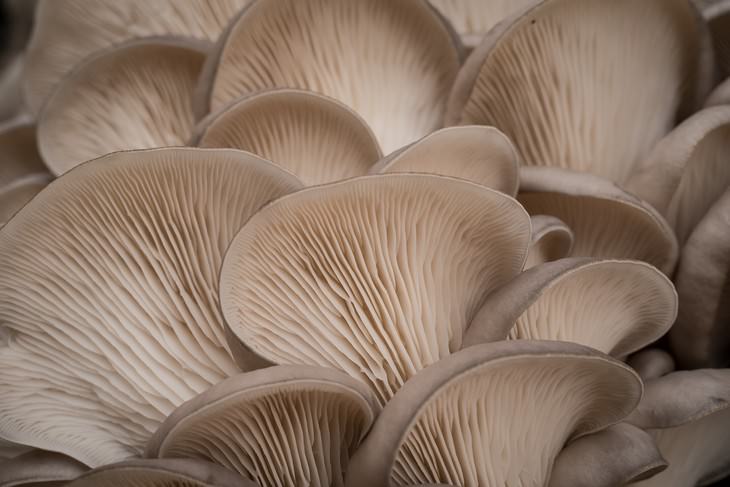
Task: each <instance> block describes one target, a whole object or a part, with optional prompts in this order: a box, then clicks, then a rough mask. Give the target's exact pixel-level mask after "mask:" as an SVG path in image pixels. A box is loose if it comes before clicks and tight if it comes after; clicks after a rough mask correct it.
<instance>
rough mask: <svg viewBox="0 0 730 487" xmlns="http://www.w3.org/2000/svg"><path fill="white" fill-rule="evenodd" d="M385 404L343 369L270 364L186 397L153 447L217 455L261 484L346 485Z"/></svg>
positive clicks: (173, 453)
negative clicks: (352, 462) (347, 473)
mask: <svg viewBox="0 0 730 487" xmlns="http://www.w3.org/2000/svg"><path fill="white" fill-rule="evenodd" d="M379 410H380V408H379V406H378V405H377V400H376V398H375V397H374V396H373V394H372V392H371V391H370V389H369V388H368V387H367V385H365V384H363V383H362V382H360V381H358V380H356V379H353V378H351V377H350V376H348V375H347V374H344V373H342V372H339V371H336V370H333V369H326V368H321V367H311V366H301V365H297V366H279V367H269V368H266V369H262V370H259V371H256V372H249V373H247V374H242V375H239V376H236V377H231V378H230V379H227V380H225V381H223V382H221V383H220V384H217V385H215V386H213V387H212V388H211V389H209V390H208V391H206V392H205V393H203V394H202V395H200V396H198V397H196V398H194V399H192V400H190V401H188V402H186V403H185V404H183V405H182V406H181V407H180V408H178V409H177V410H176V411H175V412H174V413H173V414H172V415H170V417H168V418H167V420H166V421H165V422H164V423H163V424H162V426H161V427H160V429H159V430H158V431H157V433H156V434H155V436H154V437H153V439H152V440H151V442H150V444H149V446H148V449H147V453H148V455H150V456H158V457H170V458H173V457H183V458H201V459H204V460H208V461H212V462H215V463H217V464H220V465H223V466H225V467H227V468H229V469H231V470H235V471H237V472H239V473H240V474H242V475H244V476H246V477H248V478H251V479H253V480H255V481H256V482H257V483H258V484H259V485H281V486H291V487H297V486H308V485H317V486H322V487H327V486H341V485H344V476H345V471H346V469H347V463H348V462H349V459H350V455H351V454H352V453H353V452H354V450H355V449H356V448H357V446H358V445H359V444H360V442H361V441H362V439H363V437H364V436H365V434H366V433H367V431H368V430H369V429H370V426H371V425H372V422H373V420H374V419H375V417H376V416H377V413H378V412H379Z"/></svg>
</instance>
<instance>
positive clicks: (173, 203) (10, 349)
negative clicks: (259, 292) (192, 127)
mask: <svg viewBox="0 0 730 487" xmlns="http://www.w3.org/2000/svg"><path fill="white" fill-rule="evenodd" d="M300 187H301V185H300V183H299V182H298V181H297V180H296V178H294V176H292V175H290V174H288V173H286V172H284V171H283V170H282V169H280V168H278V167H276V166H274V165H273V164H271V163H269V162H267V161H264V160H262V159H259V158H257V157H255V156H253V155H251V154H248V153H245V152H241V151H235V150H230V149H228V150H226V149H218V150H213V149H193V148H178V149H156V150H147V151H132V152H123V153H115V154H110V155H108V156H105V157H103V158H101V159H98V160H95V161H91V162H89V163H86V164H83V165H81V166H78V167H77V168H75V169H73V170H71V171H69V172H68V173H67V174H65V175H64V176H62V177H61V178H59V179H58V180H56V181H55V182H53V183H52V184H50V185H49V186H48V187H47V188H46V189H45V190H43V191H42V192H41V193H40V194H39V195H38V196H36V197H35V198H34V199H33V200H32V201H31V202H30V203H28V204H27V205H26V206H25V207H23V209H22V210H20V212H18V214H16V215H15V217H13V218H12V219H11V220H10V221H9V222H8V224H7V225H5V226H4V227H3V228H2V229H1V230H0V324H1V325H2V326H3V328H5V329H6V330H7V332H8V333H9V334H10V335H11V340H9V343H8V344H7V345H6V346H3V347H0V370H2V374H0V390H2V391H3V393H2V394H0V438H4V439H7V440H10V441H14V442H17V443H23V444H28V445H31V446H35V447H37V448H43V449H48V450H53V451H58V452H61V453H64V454H67V455H69V456H71V457H73V458H75V459H77V460H79V461H82V462H83V463H85V464H87V465H90V466H92V467H95V466H99V465H103V464H106V463H110V462H114V461H119V460H124V459H126V458H129V457H131V456H134V455H136V454H139V453H140V452H141V449H142V447H143V445H144V443H145V442H146V441H147V439H148V437H149V435H151V434H152V433H153V432H154V430H155V429H156V428H157V426H159V424H160V423H161V422H162V421H163V420H164V418H165V417H166V416H167V415H168V414H169V413H171V412H172V410H173V409H174V408H175V407H176V406H178V405H179V404H181V403H182V402H184V401H185V400H187V399H189V398H191V397H193V396H195V395H197V394H199V393H201V392H202V391H204V390H205V389H207V388H208V387H210V385H212V384H215V383H217V382H220V381H221V380H222V379H224V378H225V377H227V376H229V375H232V374H235V373H238V372H239V371H240V369H239V368H238V367H237V365H236V363H235V361H234V359H233V358H232V357H231V355H230V353H229V350H228V349H227V348H226V344H225V333H224V329H223V326H222V323H223V321H222V318H221V315H220V308H219V304H218V293H217V284H218V273H219V269H220V264H221V261H222V258H223V253H224V251H225V250H226V248H227V247H228V244H229V243H230V242H231V240H232V239H233V236H234V235H235V234H236V233H237V232H238V230H239V229H240V228H241V227H242V226H243V224H244V223H245V222H246V221H247V220H248V218H249V217H250V216H251V215H252V214H253V213H254V212H256V211H258V209H259V208H261V206H263V205H264V204H265V203H267V202H268V201H269V200H271V199H273V198H276V197H278V196H281V195H283V194H285V193H288V192H290V191H293V190H296V189H299V188H300Z"/></svg>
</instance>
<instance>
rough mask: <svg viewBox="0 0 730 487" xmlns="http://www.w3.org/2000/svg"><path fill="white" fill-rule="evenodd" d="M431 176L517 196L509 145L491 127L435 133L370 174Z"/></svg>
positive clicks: (512, 151)
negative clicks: (424, 174) (470, 183)
mask: <svg viewBox="0 0 730 487" xmlns="http://www.w3.org/2000/svg"><path fill="white" fill-rule="evenodd" d="M401 172H405V173H431V174H438V175H441V176H451V177H456V178H461V179H467V180H469V181H472V182H474V183H477V184H481V185H483V186H486V187H488V188H492V189H496V190H497V191H501V192H503V193H506V194H508V195H510V196H515V195H516V194H517V188H518V186H519V161H518V158H517V152H515V149H514V147H513V146H512V143H511V142H510V141H509V139H508V138H507V137H506V136H505V135H504V134H503V133H502V132H500V131H499V130H497V129H495V128H494V127H482V126H476V125H475V126H465V127H448V128H445V129H441V130H437V131H436V132H433V133H431V134H429V135H427V136H426V137H424V138H422V139H421V140H419V141H418V142H414V143H413V144H411V145H410V146H408V147H404V148H403V149H401V150H399V151H397V152H395V153H393V154H391V155H389V156H388V157H386V158H385V159H383V160H382V161H380V162H378V163H377V164H376V165H374V166H373V167H372V169H371V170H370V173H371V174H388V173H401Z"/></svg>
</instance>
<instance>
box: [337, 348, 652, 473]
mask: <svg viewBox="0 0 730 487" xmlns="http://www.w3.org/2000/svg"><path fill="white" fill-rule="evenodd" d="M641 390H642V385H641V381H640V380H639V378H638V376H636V374H635V373H634V372H633V371H632V370H631V369H629V368H628V367H626V366H625V365H623V364H622V363H620V362H618V361H615V360H613V359H611V358H610V357H607V356H605V355H603V354H601V353H599V352H596V351H593V350H591V349H589V348H586V347H582V346H579V345H577V344H572V343H561V342H540V341H513V342H496V343H488V344H485V345H479V346H477V347H473V348H469V349H466V350H463V351H461V352H458V353H456V354H453V355H452V356H450V357H448V358H445V359H443V360H442V361H440V362H438V363H437V364H435V365H432V366H431V367H429V368H428V369H425V370H424V371H422V372H421V373H419V374H418V375H416V376H415V377H413V378H412V379H411V380H410V381H408V382H407V383H406V384H405V385H404V386H403V387H402V388H401V390H400V391H399V392H398V393H397V394H396V395H395V396H394V397H393V398H392V399H391V400H390V402H388V403H387V404H386V405H385V407H384V409H383V412H382V413H381V414H380V416H379V417H378V419H377V420H376V421H375V424H374V425H373V428H372V430H371V431H370V433H369V434H368V436H367V438H366V439H365V441H364V442H363V444H362V446H361V447H360V448H359V449H358V451H357V452H356V453H355V455H354V456H353V458H352V460H351V462H350V468H349V470H348V477H347V485H348V487H361V486H363V487H364V486H370V485H392V486H398V485H408V484H411V483H419V482H420V483H427V482H445V483H449V484H452V485H461V486H464V487H471V486H483V485H546V484H547V481H548V479H549V478H550V470H551V468H552V465H553V461H554V460H555V458H556V456H557V455H558V453H559V451H560V449H561V448H562V447H563V445H564V443H565V442H566V441H567V440H569V439H571V438H575V437H578V436H581V435H584V434H588V433H592V432H595V431H598V430H601V429H603V428H605V427H607V426H609V425H612V424H614V423H616V422H618V421H620V420H621V419H623V418H624V417H625V416H626V415H628V414H629V413H630V412H631V411H632V410H633V409H634V408H635V407H636V404H637V403H638V402H639V398H640V397H641Z"/></svg>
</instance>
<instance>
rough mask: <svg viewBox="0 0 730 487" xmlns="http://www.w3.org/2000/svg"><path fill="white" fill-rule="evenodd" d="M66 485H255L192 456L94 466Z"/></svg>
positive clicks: (72, 486) (92, 486) (249, 486)
mask: <svg viewBox="0 0 730 487" xmlns="http://www.w3.org/2000/svg"><path fill="white" fill-rule="evenodd" d="M66 487H256V484H255V483H253V482H251V481H250V480H248V479H245V478H242V477H241V476H239V475H238V474H236V473H234V472H231V471H230V470H227V469H225V468H223V467H221V466H219V465H215V464H213V463H208V462H204V461H201V460H193V459H187V458H186V459H166V460H130V461H128V462H123V463H117V464H113V465H106V466H103V467H100V468H97V469H95V470H93V471H91V472H89V473H87V474H85V475H83V476H81V477H79V478H78V479H76V480H75V481H74V482H71V483H70V484H68V485H67V486H66Z"/></svg>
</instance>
